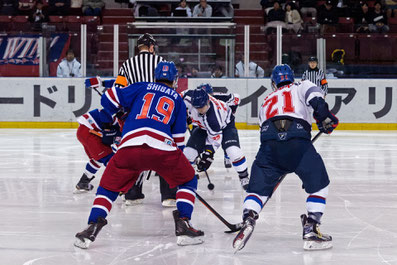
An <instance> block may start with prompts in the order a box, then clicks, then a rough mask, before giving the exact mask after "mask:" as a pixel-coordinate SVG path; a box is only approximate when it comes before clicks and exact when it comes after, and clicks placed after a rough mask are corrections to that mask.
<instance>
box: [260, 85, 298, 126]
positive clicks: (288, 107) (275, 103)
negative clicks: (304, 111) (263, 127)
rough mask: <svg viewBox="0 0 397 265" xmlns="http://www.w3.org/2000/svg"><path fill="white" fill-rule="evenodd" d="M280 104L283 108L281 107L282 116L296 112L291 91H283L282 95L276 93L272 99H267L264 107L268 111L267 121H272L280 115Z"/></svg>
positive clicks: (266, 112)
mask: <svg viewBox="0 0 397 265" xmlns="http://www.w3.org/2000/svg"><path fill="white" fill-rule="evenodd" d="M280 98H281V99H280ZM280 104H281V105H282V107H281V106H280V107H281V111H282V114H284V113H291V112H295V108H294V105H293V104H292V96H291V91H283V92H282V93H281V94H279V93H275V94H274V95H273V96H272V97H270V98H268V99H266V101H265V102H264V103H263V105H262V106H263V108H265V109H266V111H265V114H266V119H270V118H272V117H274V116H276V115H278V114H279V109H280V108H279V105H280Z"/></svg>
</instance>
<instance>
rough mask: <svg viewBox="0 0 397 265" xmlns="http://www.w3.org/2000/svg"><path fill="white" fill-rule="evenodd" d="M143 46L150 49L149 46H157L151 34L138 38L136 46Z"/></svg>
mask: <svg viewBox="0 0 397 265" xmlns="http://www.w3.org/2000/svg"><path fill="white" fill-rule="evenodd" d="M142 45H145V46H147V47H150V45H157V42H156V40H155V39H154V38H153V36H152V34H149V33H145V34H142V35H141V36H139V38H138V41H137V46H138V47H139V46H142Z"/></svg>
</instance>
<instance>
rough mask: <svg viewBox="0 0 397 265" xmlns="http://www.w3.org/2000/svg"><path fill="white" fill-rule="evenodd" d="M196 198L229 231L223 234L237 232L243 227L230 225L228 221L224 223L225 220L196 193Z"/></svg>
mask: <svg viewBox="0 0 397 265" xmlns="http://www.w3.org/2000/svg"><path fill="white" fill-rule="evenodd" d="M196 197H197V199H199V201H201V203H202V204H204V206H205V207H207V209H208V210H210V212H211V213H213V214H214V215H215V216H216V217H217V218H218V219H219V220H220V221H221V222H222V223H224V224H225V225H226V226H227V227H228V228H229V229H230V231H225V233H234V232H237V231H239V230H240V229H241V227H242V226H243V224H242V223H238V224H231V223H229V222H228V221H226V220H225V218H223V217H222V216H221V215H220V214H219V213H218V212H217V211H215V209H214V208H212V207H211V205H209V204H208V202H206V201H205V200H204V199H203V198H202V197H201V196H200V195H199V194H198V193H197V192H196Z"/></svg>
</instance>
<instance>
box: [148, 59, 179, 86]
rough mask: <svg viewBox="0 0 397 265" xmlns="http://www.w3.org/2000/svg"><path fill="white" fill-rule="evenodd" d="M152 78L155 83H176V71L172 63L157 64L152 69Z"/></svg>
mask: <svg viewBox="0 0 397 265" xmlns="http://www.w3.org/2000/svg"><path fill="white" fill-rule="evenodd" d="M154 78H155V79H156V81H167V82H174V81H176V80H177V79H178V70H177V69H176V67H175V64H174V62H165V61H163V62H159V64H158V65H157V67H156V69H154Z"/></svg>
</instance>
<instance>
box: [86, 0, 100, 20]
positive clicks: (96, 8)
mask: <svg viewBox="0 0 397 265" xmlns="http://www.w3.org/2000/svg"><path fill="white" fill-rule="evenodd" d="M104 6H105V3H104V2H103V1H102V0H84V1H83V14H84V15H85V16H101V14H102V8H103V7H104Z"/></svg>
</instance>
